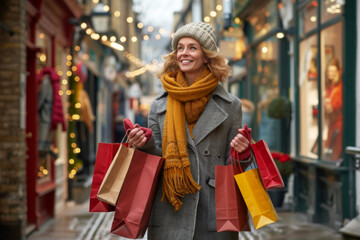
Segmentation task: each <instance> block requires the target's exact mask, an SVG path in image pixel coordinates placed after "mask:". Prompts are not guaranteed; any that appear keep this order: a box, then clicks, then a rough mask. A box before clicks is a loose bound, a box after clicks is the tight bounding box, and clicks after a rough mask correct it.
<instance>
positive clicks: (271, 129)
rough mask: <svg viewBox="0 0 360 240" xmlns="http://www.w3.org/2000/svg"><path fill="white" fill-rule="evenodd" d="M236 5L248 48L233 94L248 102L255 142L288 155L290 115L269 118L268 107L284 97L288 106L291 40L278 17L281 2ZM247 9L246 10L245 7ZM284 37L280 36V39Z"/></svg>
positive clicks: (237, 65) (237, 64)
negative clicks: (262, 140)
mask: <svg viewBox="0 0 360 240" xmlns="http://www.w3.org/2000/svg"><path fill="white" fill-rule="evenodd" d="M247 2H248V3H247V4H244V5H241V4H240V3H238V4H237V3H235V7H236V8H235V12H236V13H235V17H236V18H240V19H241V21H242V22H243V29H244V34H245V36H246V38H247V42H248V47H247V51H246V53H245V56H244V58H243V59H241V60H238V61H236V62H235V63H234V64H233V65H232V66H233V72H235V73H237V72H239V73H240V74H235V76H234V79H232V81H231V82H230V86H229V89H230V92H232V93H233V94H235V95H237V96H239V97H240V98H242V99H246V100H247V101H246V103H247V105H249V106H250V109H251V114H252V116H251V117H250V118H249V119H251V122H248V124H250V125H251V126H252V128H253V131H252V135H253V138H254V139H264V140H265V141H266V142H267V143H268V145H269V147H270V149H271V150H272V151H281V152H288V151H289V146H288V145H287V144H286V143H288V142H289V141H288V139H289V138H290V135H289V134H288V133H289V127H290V125H289V123H290V122H289V118H290V116H289V114H288V116H284V118H274V117H269V114H268V112H269V105H270V103H271V102H272V101H274V100H277V99H279V97H280V96H282V97H283V98H284V99H286V101H287V102H289V76H290V64H289V55H288V49H289V40H288V39H287V36H286V35H285V34H284V29H283V28H282V23H281V21H280V17H279V8H278V3H277V2H278V1H260V2H259V1H247ZM242 6H245V7H242ZM280 33H281V35H280Z"/></svg>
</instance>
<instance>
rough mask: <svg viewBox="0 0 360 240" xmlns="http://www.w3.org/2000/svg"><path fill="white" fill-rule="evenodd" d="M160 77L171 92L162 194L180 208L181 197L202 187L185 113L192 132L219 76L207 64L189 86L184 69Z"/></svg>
mask: <svg viewBox="0 0 360 240" xmlns="http://www.w3.org/2000/svg"><path fill="white" fill-rule="evenodd" d="M161 81H162V83H163V86H164V89H165V90H166V91H167V92H168V98H167V110H166V111H167V112H166V116H165V125H164V133H163V142H162V151H163V153H162V154H163V157H164V158H165V165H164V174H163V186H162V189H163V197H164V196H166V198H167V199H168V200H169V201H170V203H171V204H172V205H173V207H174V210H175V211H177V210H179V209H180V207H181V205H182V202H181V201H180V199H179V198H180V197H184V195H185V194H192V193H195V192H196V191H199V190H200V188H201V186H200V185H199V184H197V183H196V182H195V181H194V179H193V177H192V174H191V169H190V160H189V157H188V152H187V140H186V122H185V121H186V120H185V117H186V118H187V121H188V125H189V128H190V132H191V133H192V129H193V127H194V126H195V123H196V121H197V120H198V118H199V116H200V114H201V112H202V111H203V110H204V107H205V105H206V103H207V101H208V99H209V97H210V94H211V92H212V91H213V90H214V89H215V88H216V87H217V85H218V79H216V78H215V77H214V75H213V74H212V73H211V72H210V70H209V69H208V68H204V69H203V71H202V72H201V74H200V76H199V77H198V78H196V79H195V82H194V83H193V84H192V85H191V86H188V84H187V82H186V79H185V77H184V75H183V73H182V72H181V71H179V72H178V73H167V74H165V75H163V76H162V77H161Z"/></svg>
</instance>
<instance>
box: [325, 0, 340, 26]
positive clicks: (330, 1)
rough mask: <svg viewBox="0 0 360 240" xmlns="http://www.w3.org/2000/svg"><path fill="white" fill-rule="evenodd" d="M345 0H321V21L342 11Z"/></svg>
mask: <svg viewBox="0 0 360 240" xmlns="http://www.w3.org/2000/svg"><path fill="white" fill-rule="evenodd" d="M344 5H345V0H322V2H321V22H322V23H324V22H326V21H328V20H330V19H332V18H334V17H336V16H339V15H341V14H342V13H343V12H344Z"/></svg>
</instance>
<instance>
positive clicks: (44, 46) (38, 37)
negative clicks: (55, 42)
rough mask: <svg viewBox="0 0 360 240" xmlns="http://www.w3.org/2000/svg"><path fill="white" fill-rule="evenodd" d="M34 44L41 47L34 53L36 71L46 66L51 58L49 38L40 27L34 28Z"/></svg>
mask: <svg viewBox="0 0 360 240" xmlns="http://www.w3.org/2000/svg"><path fill="white" fill-rule="evenodd" d="M35 44H36V46H38V47H40V48H41V51H39V52H38V53H37V55H36V71H37V73H38V72H40V71H41V69H42V68H43V67H45V66H48V63H50V62H49V61H50V59H51V38H50V36H49V35H48V34H46V33H45V32H44V31H42V30H41V29H38V28H37V29H36V30H35Z"/></svg>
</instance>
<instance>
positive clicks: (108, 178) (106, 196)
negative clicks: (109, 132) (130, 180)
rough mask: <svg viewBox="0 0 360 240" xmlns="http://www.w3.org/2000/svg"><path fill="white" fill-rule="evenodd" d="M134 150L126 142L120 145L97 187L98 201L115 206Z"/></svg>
mask: <svg viewBox="0 0 360 240" xmlns="http://www.w3.org/2000/svg"><path fill="white" fill-rule="evenodd" d="M134 151H135V149H134V148H131V147H128V146H127V144H126V143H124V144H123V143H122V144H121V145H120V147H119V149H118V151H117V153H116V155H115V157H114V159H113V161H112V162H111V165H110V167H109V169H108V170H107V172H106V175H105V177H104V180H103V181H102V183H101V186H100V188H99V191H98V194H97V198H98V199H99V200H100V201H103V202H106V203H108V204H110V205H113V206H116V202H117V199H118V197H119V194H120V191H121V188H122V186H123V183H124V179H125V177H126V174H127V172H128V170H129V166H130V163H131V159H132V158H133V155H134Z"/></svg>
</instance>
